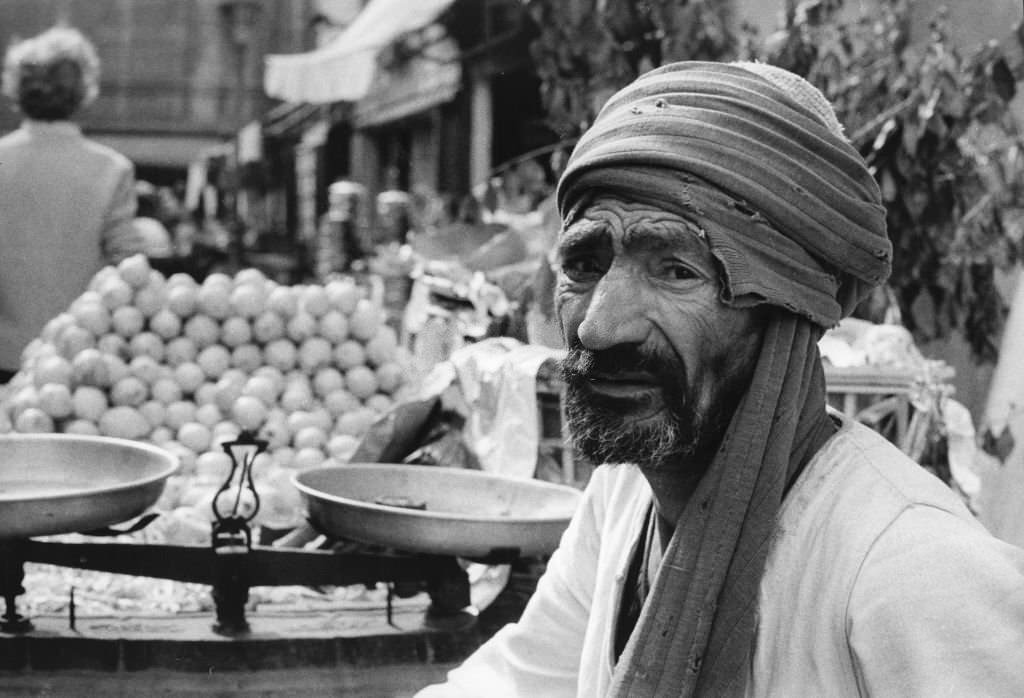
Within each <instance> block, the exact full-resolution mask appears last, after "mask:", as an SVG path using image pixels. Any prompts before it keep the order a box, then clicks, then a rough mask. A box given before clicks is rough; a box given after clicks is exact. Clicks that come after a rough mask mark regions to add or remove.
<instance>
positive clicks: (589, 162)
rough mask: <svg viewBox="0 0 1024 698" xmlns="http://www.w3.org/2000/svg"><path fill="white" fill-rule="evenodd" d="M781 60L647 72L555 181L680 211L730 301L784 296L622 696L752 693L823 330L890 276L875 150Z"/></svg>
mask: <svg viewBox="0 0 1024 698" xmlns="http://www.w3.org/2000/svg"><path fill="white" fill-rule="evenodd" d="M773 71H778V69H772V68H770V67H768V66H761V65H760V64H757V65H751V64H715V63H701V62H686V63H676V64H672V65H668V66H664V67H662V68H659V69H657V70H654V71H652V72H650V73H648V74H646V75H644V76H641V78H639V79H638V80H637V81H636V82H634V83H633V84H632V85H630V86H629V87H627V88H625V89H624V90H622V91H621V92H619V93H618V94H616V95H615V96H613V97H612V98H611V99H610V100H609V102H608V104H607V105H606V106H605V107H604V108H603V109H602V111H601V113H600V114H599V115H598V118H597V120H596V121H595V123H594V125H593V127H592V128H591V129H590V130H589V131H588V132H587V134H585V135H584V137H583V138H582V139H581V140H580V142H579V143H578V144H577V146H576V149H575V150H574V152H573V155H572V157H571V158H570V160H569V163H568V164H567V167H566V171H565V173H564V174H563V176H562V179H561V181H560V183H559V188H558V193H557V200H558V204H559V210H560V212H561V214H562V217H563V220H564V221H566V222H571V220H572V219H574V218H575V217H576V216H577V215H578V214H579V213H580V211H581V209H582V208H583V207H584V206H585V205H586V204H587V203H588V202H589V201H590V200H592V199H591V197H592V196H593V195H594V194H595V192H597V193H600V192H605V193H609V194H614V195H617V196H620V197H622V198H625V199H627V200H639V201H645V202H648V203H652V204H653V205H656V206H658V207H660V208H663V209H664V210H669V211H676V212H679V213H680V215H683V216H684V217H686V218H688V219H689V220H692V221H693V222H694V223H696V224H697V226H698V227H699V228H700V229H701V231H703V233H704V234H705V236H706V239H707V242H708V244H709V246H710V248H711V251H712V254H713V255H714V256H715V258H716V260H717V261H718V262H719V265H720V267H721V271H722V277H723V291H722V293H723V295H722V300H723V302H725V303H727V304H730V305H733V306H738V307H745V306H750V305H755V304H759V303H767V304H770V305H773V306H778V307H779V308H781V309H782V310H780V311H777V312H774V313H772V314H771V320H770V321H769V324H768V327H767V328H766V330H765V336H764V340H763V344H762V348H761V354H760V357H759V359H758V363H757V366H756V368H755V372H754V376H753V379H752V381H751V384H750V387H749V388H748V390H747V393H746V394H745V396H744V397H743V398H742V400H741V402H740V405H739V407H738V408H737V410H736V412H735V414H734V415H733V418H732V421H731V423H730V425H729V427H728V429H727V430H726V434H725V436H724V437H723V440H722V443H721V445H720V447H719V449H718V451H717V453H716V455H715V457H714V458H713V460H712V463H711V465H710V467H709V469H708V471H707V473H706V474H705V475H704V477H703V479H702V480H701V482H700V484H699V485H698V487H697V490H696V491H695V493H694V495H693V496H692V498H691V499H690V501H689V503H688V505H687V507H686V509H685V511H684V512H683V514H682V516H681V517H680V520H679V521H678V522H677V523H676V527H675V530H674V533H673V535H672V538H671V540H670V541H669V543H668V546H667V549H666V551H665V555H664V557H663V560H662V564H661V567H660V568H659V571H658V574H657V576H656V577H655V579H654V583H653V586H652V588H651V591H650V593H649V595H648V598H647V600H646V602H645V604H644V607H643V610H642V611H641V614H640V618H639V620H638V623H637V627H636V629H635V630H634V632H633V634H632V636H631V637H630V639H629V642H628V643H627V645H626V648H625V651H624V652H623V655H622V657H621V658H620V661H619V663H618V665H617V666H616V670H615V675H614V677H613V683H612V695H615V696H630V697H636V696H694V695H701V696H730V695H742V694H743V693H744V691H745V688H746V682H747V679H748V677H749V670H750V666H751V659H752V652H753V648H754V640H755V636H756V609H757V596H758V591H759V588H760V581H761V576H762V574H763V570H764V563H765V560H766V558H767V555H768V550H769V547H770V544H771V539H772V536H773V534H774V532H775V524H776V518H777V515H778V511H779V508H780V506H781V503H782V500H783V498H784V496H785V493H786V490H787V487H788V486H789V485H790V484H791V483H792V482H793V480H794V479H795V478H796V476H797V475H798V474H799V472H800V469H801V468H802V467H803V465H804V464H805V463H806V462H807V460H808V459H809V458H810V457H811V456H812V455H813V452H814V451H815V450H816V449H817V448H818V447H819V446H820V445H821V441H822V438H821V437H822V434H823V433H825V429H826V425H827V419H828V418H827V414H826V412H825V379H824V372H823V369H822V366H821V361H820V357H819V355H818V349H817V341H818V339H819V338H820V337H821V333H822V331H823V328H826V327H830V326H832V325H834V324H836V323H837V322H838V321H839V319H840V318H841V317H842V316H843V315H845V314H848V313H849V312H851V311H852V309H853V308H854V307H855V306H856V304H857V303H858V302H859V301H860V300H861V299H862V298H863V297H864V296H865V295H866V293H867V292H868V291H869V290H870V289H871V288H872V287H873V286H874V285H876V284H877V283H880V282H881V281H883V280H884V279H885V278H886V276H887V275H888V272H889V265H890V258H891V246H890V244H889V241H888V239H887V237H886V233H885V215H884V209H883V208H882V206H881V203H880V195H879V193H878V187H877V185H876V184H875V183H874V180H873V178H872V177H871V175H870V173H869V172H868V171H867V168H866V167H865V165H864V162H863V160H862V159H861V158H860V156H859V155H858V154H857V153H856V151H854V150H853V148H852V147H851V146H849V144H848V143H847V142H846V141H845V139H844V138H843V137H842V135H841V132H838V133H837V127H836V125H835V124H832V123H830V122H829V120H828V118H827V115H831V116H832V119H833V120H834V115H832V114H831V108H830V107H828V103H827V101H825V100H824V97H822V96H821V95H820V93H817V91H816V90H814V88H813V87H810V86H809V85H806V83H803V82H802V81H801V80H800V78H796V76H792V75H791V74H789V73H785V71H778V73H783V75H781V76H780V75H779V74H777V73H774V72H773ZM790 78H794V79H795V80H796V81H798V82H796V83H791V82H789V80H790ZM794 84H795V85H796V90H795V91H794V88H793V85H794ZM805 85H806V89H807V90H810V93H801V92H800V91H801V90H804V89H805V87H804V86H805ZM807 94H810V95H811V97H810V99H809V100H808V98H807V96H806V95H807ZM815 95H816V96H815ZM816 100H820V103H823V104H824V110H822V109H821V108H820V104H819V102H818V101H816ZM825 111H827V115H826V116H824V117H823V113H825Z"/></svg>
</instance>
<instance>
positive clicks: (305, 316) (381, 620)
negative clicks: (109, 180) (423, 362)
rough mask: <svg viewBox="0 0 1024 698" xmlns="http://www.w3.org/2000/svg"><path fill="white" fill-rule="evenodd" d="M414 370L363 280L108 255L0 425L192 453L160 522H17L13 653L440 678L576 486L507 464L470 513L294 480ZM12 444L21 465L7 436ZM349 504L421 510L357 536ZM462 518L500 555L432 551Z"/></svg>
mask: <svg viewBox="0 0 1024 698" xmlns="http://www.w3.org/2000/svg"><path fill="white" fill-rule="evenodd" d="M418 378H419V376H417V375H416V374H415V371H414V369H413V367H412V362H411V361H410V356H409V353H408V352H407V351H406V350H405V349H404V348H403V347H402V346H400V343H399V339H398V333H397V331H396V330H395V328H394V327H393V324H392V323H389V318H388V317H387V313H386V311H385V308H384V307H383V305H382V303H381V300H380V297H379V293H378V294H375V293H374V285H372V284H367V283H363V282H362V281H361V280H357V279H355V278H349V277H336V278H333V279H332V280H330V281H327V282H326V283H324V284H307V285H298V286H286V285H281V284H278V283H276V282H274V281H273V280H271V279H268V278H267V277H266V276H264V275H263V274H262V273H260V272H259V271H257V270H253V269H247V270H243V271H240V272H238V273H237V274H235V275H234V276H233V277H232V276H227V275H225V274H221V273H213V274H210V275H208V276H207V277H206V279H204V280H203V281H202V282H198V281H196V280H195V279H194V278H193V277H191V276H189V275H186V274H178V273H175V274H171V275H170V276H165V275H164V274H162V273H160V272H159V271H156V270H154V269H152V268H151V267H150V266H149V265H148V263H147V261H146V259H145V258H144V257H141V256H140V257H132V258H129V259H127V260H125V261H124V262H122V263H121V264H120V265H118V266H117V267H107V268H105V269H103V270H101V271H100V272H99V273H98V274H97V275H96V277H95V278H94V279H93V281H92V282H91V284H90V287H89V289H88V290H87V291H86V292H85V293H83V294H82V296H80V297H79V298H78V299H76V300H75V301H74V302H73V303H72V304H71V306H70V307H69V308H68V309H67V311H66V312H65V313H62V314H61V315H59V316H58V317H56V318H54V319H53V320H52V321H51V322H50V323H49V324H48V325H47V326H46V327H45V328H44V330H43V331H42V333H41V335H40V336H39V337H38V338H37V339H36V340H35V341H33V342H32V344H31V345H30V346H29V347H28V348H27V349H26V350H25V352H24V355H23V362H22V366H21V369H20V370H19V372H18V374H16V376H15V377H14V378H13V379H12V381H11V382H10V383H9V384H8V385H7V386H4V387H3V388H0V390H2V392H0V438H6V439H8V440H12V439H15V440H16V439H24V438H31V439H43V440H47V439H48V440H49V441H47V443H50V442H57V441H67V440H75V439H78V440H81V441H82V442H83V443H84V442H91V441H93V440H100V441H101V442H103V443H109V444H115V443H138V444H142V445H147V444H149V445H155V446H157V447H158V450H159V451H160V452H162V453H165V454H167V455H168V457H169V458H171V459H173V460H174V461H175V462H176V463H177V470H176V471H175V472H173V473H172V474H165V475H164V477H163V478H162V479H161V483H160V484H161V485H162V486H161V487H160V488H159V490H158V491H157V492H155V493H154V495H153V498H152V501H151V502H150V503H149V504H148V505H147V506H146V507H144V508H145V509H146V514H145V515H142V516H139V514H142V513H143V512H142V511H134V510H133V511H132V512H122V514H121V515H119V516H115V517H114V519H116V520H110V521H105V522H100V523H96V522H91V523H89V525H88V526H79V525H78V524H77V523H76V524H74V525H68V526H64V527H58V528H56V529H54V528H46V529H32V528H30V529H25V530H21V529H17V530H15V529H14V528H13V527H12V528H11V529H10V531H9V533H8V535H6V536H4V537H3V538H4V539H3V540H2V541H0V548H2V550H0V568H2V574H0V591H2V595H3V598H4V602H5V609H4V616H3V627H2V628H0V655H2V656H3V657H4V660H3V661H2V662H0V670H13V671H15V672H24V671H25V670H26V669H31V670H32V671H33V672H37V671H40V670H45V669H47V668H50V669H55V670H62V669H66V668H85V669H96V668H104V669H109V670H122V669H125V668H131V669H133V670H142V669H147V668H152V669H161V668H176V669H177V668H182V667H183V666H184V668H186V669H188V670H193V671H212V670H214V669H217V670H218V671H219V670H224V669H243V668H247V669H253V668H267V669H275V668H281V667H282V666H288V667H295V668H299V667H307V668H308V664H309V663H311V662H312V663H318V662H319V663H321V665H323V664H329V665H332V666H334V665H337V666H346V667H348V668H349V669H352V670H353V671H355V670H356V669H358V667H359V666H366V665H369V664H376V663H383V664H387V665H389V666H393V665H402V666H403V667H405V669H401V670H400V669H397V668H396V673H395V676H398V675H404V674H402V671H406V670H408V671H409V672H412V674H415V675H416V676H417V677H420V673H421V672H419V669H420V668H424V667H426V668H427V672H428V674H429V676H430V677H431V678H433V679H436V678H437V676H438V674H437V673H436V672H437V670H436V669H435V668H434V666H433V665H434V664H439V665H440V664H443V663H444V662H452V661H457V660H458V659H459V658H460V657H461V656H465V654H466V653H468V652H469V651H471V649H472V648H473V647H475V646H476V645H477V644H479V642H481V641H482V639H484V637H486V635H487V634H488V633H489V632H492V631H493V629H495V628H496V627H497V626H498V625H500V624H501V623H502V622H504V620H509V619H511V617H512V616H514V614H515V608H514V607H509V606H508V604H503V602H502V601H501V599H500V598H499V596H500V594H501V593H502V591H503V589H506V587H507V584H508V580H509V577H510V571H509V570H510V568H509V566H510V564H512V563H514V562H516V561H517V560H520V559H524V558H528V557H529V556H534V555H538V554H541V553H546V552H550V550H551V549H553V547H554V544H555V543H556V542H557V537H558V535H560V531H561V529H562V528H564V526H565V525H566V524H567V522H568V518H569V516H570V514H571V511H572V508H573V506H574V504H575V497H576V496H578V490H576V489H574V488H570V487H563V488H562V489H561V491H560V492H559V493H557V494H558V496H560V497H561V498H562V503H561V505H559V506H556V507H555V508H556V511H552V510H548V511H547V513H546V514H545V515H544V516H540V517H539V518H538V515H537V514H536V513H535V512H523V511H522V506H523V504H522V501H520V503H519V504H517V505H515V504H514V501H513V503H512V504H510V503H509V501H508V500H507V496H509V493H513V492H516V491H518V489H520V488H522V487H530V486H532V487H534V488H536V490H537V491H549V490H550V489H551V488H557V487H558V486H557V485H551V484H548V483H543V482H539V481H528V482H525V483H512V482H509V481H508V480H507V479H502V478H497V479H498V487H497V489H496V490H494V492H495V493H496V494H495V498H494V499H490V500H489V499H487V498H486V497H484V498H481V496H477V497H475V498H466V497H463V498H462V499H463V500H466V501H467V502H468V503H470V504H473V505H475V506H476V507H477V509H476V510H474V511H472V512H464V513H462V514H459V513H458V512H459V509H458V506H457V503H455V502H452V503H440V502H441V500H439V499H437V497H436V496H432V497H427V496H426V495H425V491H424V489H423V485H422V483H420V484H415V485H414V486H413V489H414V490H415V492H411V493H410V492H408V491H406V489H407V488H408V487H409V485H406V486H404V487H405V488H406V489H403V488H402V487H398V486H397V485H396V486H395V487H398V489H397V491H389V492H384V493H378V495H379V496H376V497H375V498H371V499H375V500H380V499H381V497H384V500H383V501H370V502H369V503H366V502H355V503H354V504H353V503H352V502H348V503H346V502H345V501H344V500H345V497H346V496H347V495H346V494H345V492H341V493H337V492H335V493H331V492H330V491H329V490H330V481H331V478H328V480H327V481H323V482H319V483H318V484H315V485H310V484H309V483H306V484H305V485H303V484H300V479H299V477H300V476H301V477H306V476H309V477H313V475H314V473H315V472H328V473H329V472H330V471H331V470H332V469H336V468H338V467H339V466H341V465H342V464H348V463H349V461H350V460H351V459H352V456H353V455H354V453H355V451H356V449H357V448H358V447H359V445H360V440H361V438H362V437H363V436H364V435H365V434H366V433H367V431H368V430H369V429H370V428H371V426H372V425H373V424H374V423H375V422H377V421H378V420H380V419H382V418H384V417H385V416H386V415H387V414H388V413H389V411H390V410H391V408H392V406H393V405H395V404H396V403H398V402H401V401H402V400H403V399H404V398H405V397H406V396H407V395H409V394H410V393H411V392H414V391H415V387H416V381H417V380H418ZM5 434H6V436H4V435H5ZM29 435H31V436H29ZM253 444H258V447H256V448H255V451H253V450H252V449H253ZM243 446H244V447H245V448H246V449H247V450H245V452H244V453H243V454H242V455H239V454H238V453H236V451H238V449H239V448H240V447H243ZM73 450H76V449H73ZM4 453H5V457H6V458H8V459H10V458H11V455H10V454H11V453H12V451H11V449H10V448H8V447H7V445H6V444H5V447H4ZM99 460H101V461H102V460H104V458H103V457H100V458H99ZM96 461H97V457H95V456H93V457H86V456H85V455H84V454H83V456H82V458H81V459H80V462H76V461H75V459H74V458H71V459H68V458H65V459H64V461H63V462H64V466H62V467H72V465H71V464H74V465H76V466H77V467H78V470H79V471H80V475H79V476H78V478H77V479H76V480H75V482H77V483H78V485H76V486H77V487H79V488H80V489H83V488H84V489H85V490H89V491H90V492H91V491H92V489H91V485H90V484H89V482H88V472H90V470H97V469H98V468H99V467H100V466H98V465H97V463H96ZM40 464H41V461H40V460H39V458H37V457H33V458H30V459H29V460H28V461H27V462H19V463H14V464H12V466H11V467H12V468H13V469H14V471H17V472H21V471H32V470H33V469H37V468H39V467H40ZM350 467H351V466H347V465H346V466H345V470H346V472H347V471H348V470H349V468H350ZM395 467H399V468H404V469H418V468H417V466H415V465H401V466H395ZM423 470H427V469H426V468H424V469H423ZM442 470H443V468H430V469H429V471H430V472H431V474H432V475H434V476H441V477H443V478H444V479H443V480H442V481H441V482H442V483H443V484H440V485H435V486H433V490H436V491H437V492H439V493H444V492H449V491H455V490H453V488H452V486H451V485H452V483H454V482H456V481H457V477H456V476H454V475H446V474H445V473H443V472H441V471H442ZM83 473H84V474H83ZM464 474H465V475H470V476H473V475H479V476H481V477H485V476H484V474H483V473H469V472H464ZM371 479H372V480H374V481H380V480H381V479H380V477H379V476H378V474H376V473H374V474H372V477H371ZM490 479H495V478H490ZM29 489H31V488H29ZM101 489H102V488H101ZM115 489H116V488H115ZM481 491H486V488H484V490H481ZM226 494H230V495H232V496H226ZM396 495H397V496H398V498H399V499H401V500H402V501H397V502H396V501H395V499H394V498H395V496H396ZM499 495H500V496H499ZM535 495H536V493H531V495H530V496H529V497H527V498H526V500H528V501H534V500H535V499H536V496H535ZM39 496H40V493H39V492H38V491H27V490H26V489H25V488H21V489H19V488H14V490H12V491H9V492H7V493H6V494H5V493H4V492H0V514H2V512H5V511H11V512H13V509H12V507H14V506H16V505H19V504H23V505H27V506H28V507H29V508H35V509H36V510H40V511H41V510H42V508H41V507H44V505H45V504H47V503H49V504H53V502H50V501H48V499H47V498H48V497H49V496H50V495H48V494H47V493H46V492H43V493H42V497H43V498H42V499H39ZM410 496H411V497H412V499H413V500H415V499H417V498H419V499H430V500H431V501H428V502H425V504H426V508H427V511H425V512H424V511H421V510H418V509H417V508H416V507H413V508H412V509H410V508H409V507H410V504H409V502H408V501H407V500H409V498H410ZM502 497H505V498H506V499H502ZM567 497H568V499H567ZM513 499H514V498H513ZM519 499H520V500H523V498H522V497H521V496H520V498H519ZM314 502H320V506H319V508H316V507H314V506H312V505H311V503H314ZM324 502H326V503H327V504H326V508H324ZM502 502H504V503H502ZM226 503H227V504H229V505H230V506H227V508H225V507H226ZM415 503H416V502H413V504H415ZM488 503H490V504H488ZM344 506H369V507H370V509H371V510H374V511H376V510H379V509H381V508H382V507H383V508H384V513H385V514H386V515H390V516H394V515H395V514H396V512H397V515H398V516H407V517H412V519H413V521H414V523H415V524H416V525H414V526H412V527H411V528H407V529H405V530H406V531H407V534H406V538H408V541H407V543H408V544H407V545H400V546H397V547H396V546H395V545H394V543H395V542H396V541H394V540H378V539H377V538H375V537H373V536H371V537H369V538H367V537H366V536H365V535H362V536H361V535H360V534H359V532H351V531H349V530H348V529H339V528H338V524H336V516H335V515H334V514H336V513H337V511H338V509H339V507H344ZM480 506H484V509H483V510H481V509H480V508H479V507H480ZM488 506H490V508H491V511H488V510H487V507H488ZM509 506H512V508H511V509H509ZM516 507H518V509H517V508H516ZM51 509H52V507H51ZM57 510H59V507H57V508H56V509H54V511H57ZM314 511H315V512H316V513H314ZM445 511H453V512H455V515H456V516H457V517H461V518H460V521H459V526H458V529H459V530H463V531H464V530H468V529H467V528H466V524H467V521H469V522H470V523H471V520H472V519H474V517H475V518H476V519H480V520H481V525H483V526H489V527H491V528H490V529H487V530H489V533H487V534H486V536H487V540H486V541H485V542H484V543H482V544H481V545H484V546H485V547H486V551H484V550H483V549H482V548H480V547H465V545H466V543H464V544H463V546H464V547H462V548H458V547H456V548H451V547H445V546H440V549H439V548H438V546H439V545H440V543H439V540H440V539H435V541H434V543H432V544H431V546H433V547H431V546H427V547H426V548H424V547H423V546H416V545H415V536H412V533H415V532H417V531H426V530H429V527H428V526H427V525H426V524H427V523H430V522H431V521H432V520H434V519H436V518H437V517H442V518H443V515H444V514H445ZM517 511H518V512H519V513H518V514H517V513H516V512H517ZM332 512H334V514H332ZM365 513H366V512H365V511H362V512H361V514H362V515H361V516H360V517H358V518H360V519H362V520H366V517H365V516H364V515H365ZM378 513H379V512H378ZM13 515H14V514H13V513H12V516H13ZM307 517H308V518H309V519H311V521H312V523H313V525H314V527H315V528H313V529H310V528H309V527H308V526H306V525H305V523H306V519H307ZM467 517H468V518H467ZM388 521H389V523H388V525H387V526H386V528H394V526H393V524H392V523H391V520H388ZM517 525H520V526H527V527H528V528H529V529H530V531H533V532H532V533H527V534H524V533H523V532H522V531H517V532H516V533H515V535H516V536H518V538H516V540H518V541H519V543H518V544H516V545H511V544H509V543H508V541H504V542H503V539H502V537H501V535H499V534H500V533H501V532H502V531H512V530H514V529H515V526H517ZM538 526H540V527H542V528H544V527H546V528H545V531H546V532H545V533H543V534H539V533H537V532H538V531H539V530H540V529H538V528H537V527H538ZM83 531H84V532H83ZM441 538H450V536H447V535H445V536H441ZM403 540H404V539H403ZM405 548H409V549H405ZM485 552H486V554H484V553H485ZM514 575H515V571H514V570H513V571H512V576H514ZM495 599H498V600H497V601H495ZM514 605H515V604H513V606H514ZM519 607H520V608H521V605H520V606H519ZM500 619H504V620H500ZM69 648H70V649H69ZM310 648H312V649H310ZM325 648H327V649H325ZM323 652H326V653H327V655H328V656H326V657H325V656H322V653H323ZM275 653H283V656H280V657H272V656H271V655H274V654H275ZM311 655H315V656H311ZM76 657H77V658H76ZM89 657H91V659H90V658H89ZM111 657H114V658H115V659H114V661H113V665H111V661H110V658H111ZM426 665H429V667H427V666H426ZM356 673H357V674H358V671H357V672H356ZM412 674H410V675H412ZM19 675H20V674H19ZM417 680H418V681H421V683H426V682H427V680H426V679H425V678H417ZM367 681H368V679H367ZM370 694H371V693H367V695H370Z"/></svg>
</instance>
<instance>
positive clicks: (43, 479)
mask: <svg viewBox="0 0 1024 698" xmlns="http://www.w3.org/2000/svg"><path fill="white" fill-rule="evenodd" d="M177 469H178V459H177V457H175V456H173V455H171V454H170V453H168V452H167V451H165V450H163V449H161V448H157V447H156V446H151V445H149V444H145V443H140V442H138V441H130V440H128V439H115V438H110V437H106V436H77V435H71V434H7V435H0V540H5V539H6V540H10V539H15V538H31V537H33V536H45V535H52V534H57V533H75V532H81V531H90V530H93V529H98V528H103V527H105V526H110V525H112V524H116V523H120V522H122V521H127V520H128V519H131V518H134V517H136V516H138V515H139V514H141V513H142V512H143V511H145V510H146V509H147V508H148V507H149V506H151V505H152V504H153V503H154V502H156V500H157V499H158V498H159V497H160V494H161V493H162V492H163V489H164V483H165V481H166V480H167V478H168V477H169V476H170V475H172V474H173V473H174V472H175V471H176V470H177Z"/></svg>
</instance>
